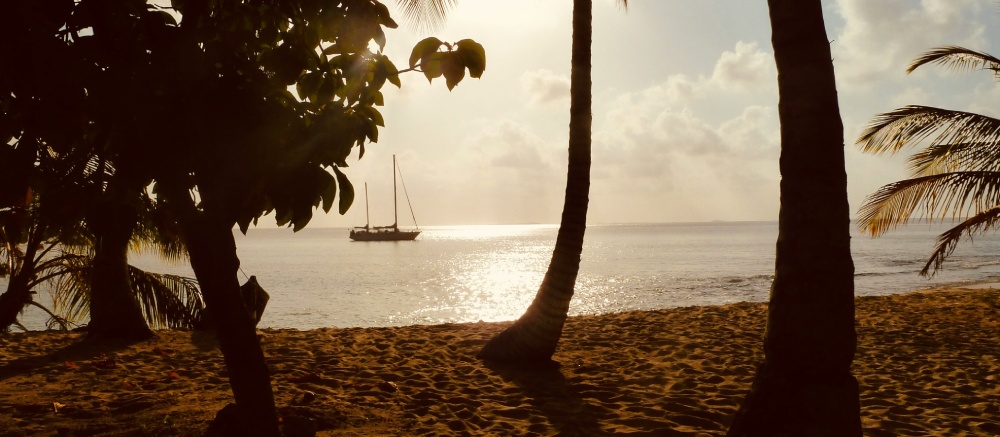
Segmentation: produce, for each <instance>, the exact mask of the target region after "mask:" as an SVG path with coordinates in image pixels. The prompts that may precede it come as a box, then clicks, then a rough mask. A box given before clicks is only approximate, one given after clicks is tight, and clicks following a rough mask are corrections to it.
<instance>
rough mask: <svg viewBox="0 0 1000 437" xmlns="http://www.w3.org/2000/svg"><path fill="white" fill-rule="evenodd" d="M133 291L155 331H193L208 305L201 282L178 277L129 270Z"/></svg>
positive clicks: (130, 267)
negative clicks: (199, 283) (202, 291)
mask: <svg viewBox="0 0 1000 437" xmlns="http://www.w3.org/2000/svg"><path fill="white" fill-rule="evenodd" d="M129 273H130V274H131V277H132V289H133V291H135V294H136V298H138V299H139V306H140V307H141V308H142V314H143V316H144V317H145V318H146V322H147V323H149V326H150V327H151V328H153V329H164V328H185V329H190V328H194V326H195V325H196V324H197V323H198V322H200V321H201V319H202V317H203V314H204V310H205V303H204V302H203V301H202V300H201V291H200V290H199V289H198V281H196V280H195V279H193V278H187V277H184V276H177V275H165V274H161V273H152V272H146V271H143V270H141V269H139V268H136V267H133V266H129Z"/></svg>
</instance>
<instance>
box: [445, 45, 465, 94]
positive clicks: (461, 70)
mask: <svg viewBox="0 0 1000 437" xmlns="http://www.w3.org/2000/svg"><path fill="white" fill-rule="evenodd" d="M441 55H442V56H441V72H442V73H443V74H444V82H445V84H446V85H448V90H449V91H451V90H452V89H453V88H455V85H458V83H459V82H461V81H462V79H463V78H465V66H463V65H462V58H461V57H460V56H459V55H458V54H457V53H455V52H449V53H442V54H441Z"/></svg>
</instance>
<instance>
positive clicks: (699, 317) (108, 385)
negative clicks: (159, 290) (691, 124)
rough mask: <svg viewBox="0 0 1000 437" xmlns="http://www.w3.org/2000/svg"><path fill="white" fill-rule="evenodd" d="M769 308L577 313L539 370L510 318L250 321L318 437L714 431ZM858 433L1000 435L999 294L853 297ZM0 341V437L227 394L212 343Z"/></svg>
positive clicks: (180, 413)
mask: <svg viewBox="0 0 1000 437" xmlns="http://www.w3.org/2000/svg"><path fill="white" fill-rule="evenodd" d="M765 309H766V306H765V305H764V304H734V305H726V306H718V307H692V308H678V309H671V310H662V311H651V312H628V313H622V314H614V315H604V316H587V317H575V318H571V319H570V321H569V322H568V324H567V326H566V329H565V334H564V338H563V340H562V343H561V345H560V349H559V351H558V352H557V354H556V356H555V360H556V361H558V362H559V363H560V364H561V366H560V367H558V368H556V367H553V368H548V369H536V370H534V371H525V370H513V369H505V368H498V367H491V366H488V365H485V364H483V363H482V362H480V361H477V360H476V359H474V358H473V357H474V356H475V354H476V352H477V350H478V348H479V347H480V346H481V345H482V344H483V343H484V342H485V340H486V339H487V338H489V337H490V336H491V335H493V334H494V333H496V332H497V331H499V330H500V329H502V328H503V327H504V326H505V324H503V323H476V324H463V325H439V326H410V327H403V328H372V329H316V330H311V331H293V330H262V331H260V335H261V339H262V343H263V346H264V349H265V353H266V354H267V357H268V365H269V366H270V369H271V372H272V382H273V386H274V392H275V396H276V399H277V403H278V405H279V410H280V413H281V414H282V416H283V417H292V416H296V415H298V416H306V417H311V418H313V419H315V420H316V421H317V423H318V424H319V428H320V432H319V435H334V436H348V435H350V436H384V435H404V436H409V435H454V436H460V435H461V436H464V435H478V436H508V435H511V436H515V435H518V436H523V435H564V436H576V435H632V436H635V435H649V436H673V435H721V434H723V433H724V432H725V429H726V427H727V425H728V424H729V421H730V420H731V417H732V415H733V413H734V412H735V411H736V409H737V408H738V406H739V404H740V402H741V401H742V399H743V397H744V396H745V394H746V392H747V390H748V389H749V387H750V382H751V378H752V376H753V371H754V369H755V366H756V365H757V364H758V363H759V362H760V361H761V359H762V352H761V347H762V346H761V345H762V343H761V337H762V334H763V325H764V318H765ZM857 314H858V317H857V320H858V321H857V328H858V334H859V345H858V352H857V356H856V358H855V366H854V374H855V375H856V376H857V378H858V380H859V382H860V384H861V390H862V392H861V407H862V420H863V424H864V427H865V434H866V435H872V436H883V435H886V436H888V435H920V436H925V435H1000V385H998V381H997V378H998V373H1000V357H998V354H1000V292H998V291H996V290H958V291H956V290H935V291H931V292H915V293H909V294H904V295H895V296H888V297H870V298H859V299H858V300H857ZM80 340H81V334H78V333H58V332H41V333H27V334H11V335H7V336H0V381H2V383H0V435H4V436H7V435H11V436H15V435H169V436H173V435H200V434H201V433H202V432H203V431H204V430H205V429H206V427H207V424H208V422H209V421H210V420H211V419H212V418H213V417H214V414H215V412H216V411H218V410H219V409H221V408H222V407H223V406H225V405H226V404H227V403H228V402H230V401H231V394H230V391H229V387H228V385H227V380H226V372H225V370H224V366H223V365H222V358H221V355H220V353H219V351H218V348H217V344H216V342H215V340H214V339H213V338H212V336H211V335H209V334H205V333H197V332H188V331H161V332H159V333H158V334H157V337H156V338H155V339H154V340H150V341H147V342H142V343H138V344H133V345H118V346H104V347H99V346H95V345H90V344H87V343H81V342H80Z"/></svg>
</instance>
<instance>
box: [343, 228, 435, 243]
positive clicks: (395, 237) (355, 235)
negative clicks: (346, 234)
mask: <svg viewBox="0 0 1000 437" xmlns="http://www.w3.org/2000/svg"><path fill="white" fill-rule="evenodd" d="M418 235H420V231H399V230H388V231H377V230H375V231H366V230H352V231H351V234H350V237H351V239H352V240H354V241H413V240H415V239H417V236H418Z"/></svg>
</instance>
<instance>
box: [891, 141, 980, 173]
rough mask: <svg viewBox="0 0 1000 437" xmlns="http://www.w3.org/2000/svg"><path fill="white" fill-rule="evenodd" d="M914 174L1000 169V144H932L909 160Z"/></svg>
mask: <svg viewBox="0 0 1000 437" xmlns="http://www.w3.org/2000/svg"><path fill="white" fill-rule="evenodd" d="M907 162H908V163H909V165H910V170H911V172H912V174H913V176H927V175H932V174H937V173H947V172H953V171H962V170H971V171H1000V144H997V143H984V142H971V143H958V144H931V145H930V146H927V147H926V148H924V150H921V151H919V152H917V153H914V154H913V155H911V156H910V158H909V159H908V160H907Z"/></svg>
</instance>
